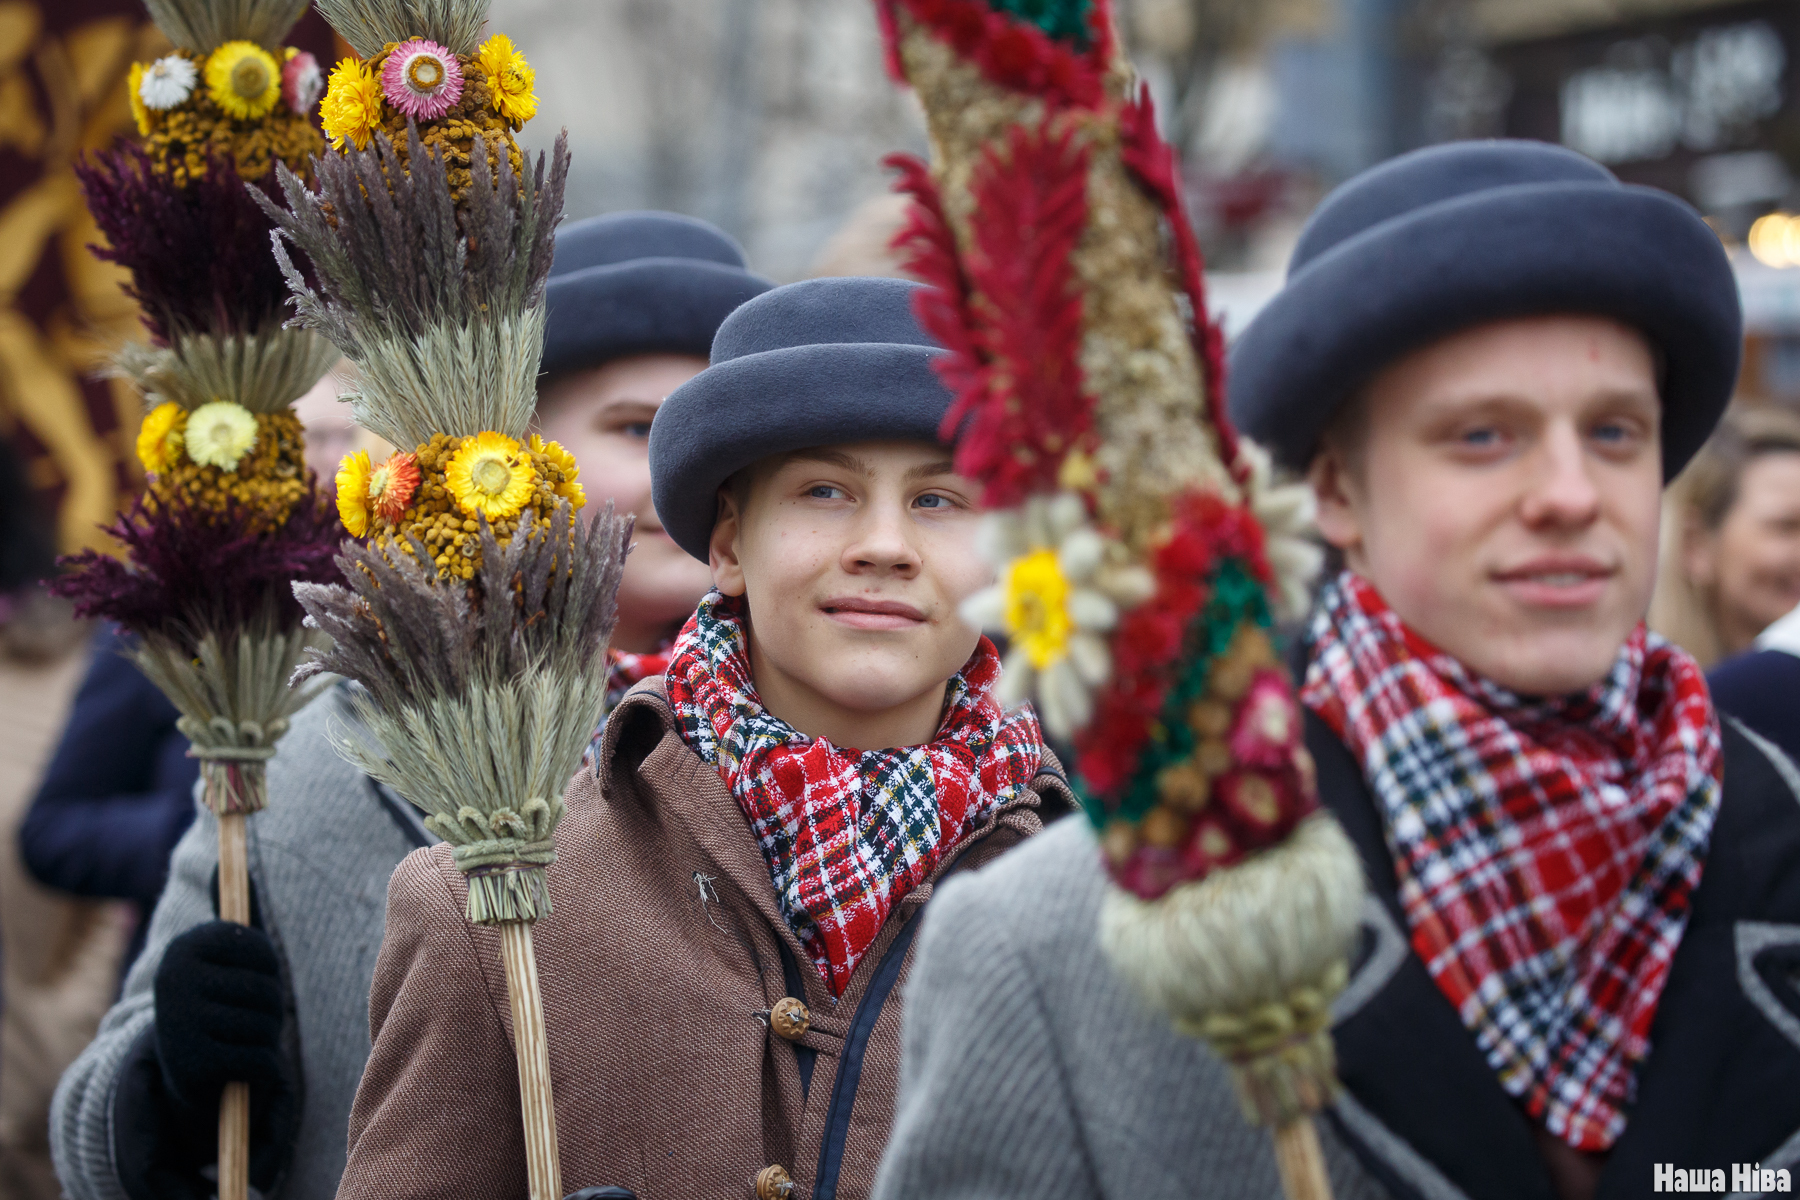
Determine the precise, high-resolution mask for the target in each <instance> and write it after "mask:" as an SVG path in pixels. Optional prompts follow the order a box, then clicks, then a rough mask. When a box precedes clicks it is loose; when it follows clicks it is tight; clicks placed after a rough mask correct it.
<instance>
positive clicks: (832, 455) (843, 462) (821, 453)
mask: <svg viewBox="0 0 1800 1200" xmlns="http://www.w3.org/2000/svg"><path fill="white" fill-rule="evenodd" d="M787 461H788V462H790V463H794V462H818V463H826V464H827V465H829V466H833V467H839V468H842V469H843V470H846V471H852V472H854V473H856V474H858V475H864V476H867V475H872V474H874V473H875V472H874V468H873V467H871V466H870V465H869V464H868V462H867V461H865V460H863V459H860V458H858V457H856V456H855V455H854V454H847V453H845V452H844V451H842V450H826V449H812V450H796V451H794V452H793V453H792V454H790V455H788V457H787ZM954 474H956V464H955V463H953V462H951V461H950V460H949V459H943V460H941V461H938V462H927V463H920V464H918V465H917V466H915V467H908V468H907V471H906V474H905V475H904V476H903V477H902V478H904V479H905V480H906V482H908V483H914V482H917V481H918V480H921V479H930V478H932V477H934V476H937V475H954Z"/></svg>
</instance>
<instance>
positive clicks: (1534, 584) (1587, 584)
mask: <svg viewBox="0 0 1800 1200" xmlns="http://www.w3.org/2000/svg"><path fill="white" fill-rule="evenodd" d="M1616 574H1618V568H1617V567H1614V566H1610V565H1608V564H1606V563H1604V562H1602V561H1600V560H1599V559H1597V558H1589V557H1587V556H1585V555H1545V556H1543V557H1541V558H1535V559H1532V560H1531V561H1529V562H1526V563H1521V564H1520V565H1519V566H1516V567H1511V568H1508V569H1507V570H1504V571H1499V572H1496V573H1495V575H1494V579H1495V581H1496V582H1498V583H1499V584H1500V585H1501V586H1502V587H1504V588H1505V589H1506V590H1507V591H1508V592H1510V593H1511V594H1512V595H1513V596H1514V598H1516V599H1517V600H1519V601H1520V602H1521V603H1524V604H1527V605H1530V606H1532V607H1537V608H1584V607H1586V606H1588V605H1590V604H1593V603H1595V602H1596V601H1598V600H1599V599H1600V597H1601V596H1602V595H1604V594H1605V592H1606V586H1607V584H1608V583H1609V582H1611V580H1612V578H1613V576H1614V575H1616Z"/></svg>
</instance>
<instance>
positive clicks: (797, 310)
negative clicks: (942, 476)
mask: <svg viewBox="0 0 1800 1200" xmlns="http://www.w3.org/2000/svg"><path fill="white" fill-rule="evenodd" d="M922 290H923V288H922V286H921V285H920V284H917V283H912V282H909V281H907V280H904V279H873V278H863V277H857V276H849V277H843V278H832V279H807V280H803V281H801V282H800V283H790V284H788V285H787V286H786V287H778V288H776V289H775V290H774V291H771V292H764V293H763V294H762V295H760V296H758V297H757V298H756V299H754V300H751V301H749V302H748V303H746V304H745V305H744V306H743V307H741V308H739V309H738V310H737V311H735V312H733V313H732V314H731V315H730V316H729V317H727V318H725V323H724V324H723V325H720V326H719V333H718V336H717V337H715V338H714V339H713V346H712V365H711V366H709V367H707V369H706V370H704V371H702V372H700V374H698V375H696V376H694V378H692V379H690V380H688V381H687V382H686V383H684V384H682V385H681V386H680V387H678V388H676V389H675V390H674V391H673V392H671V393H670V394H669V398H668V399H667V400H666V401H664V402H663V406H662V408H660V409H659V410H657V413H656V421H655V422H654V423H653V424H652V425H651V426H650V483H651V498H652V499H653V500H654V501H655V503H656V515H657V517H658V518H659V519H660V520H661V521H662V524H663V528H664V529H666V530H668V532H669V536H670V537H672V538H674V539H675V544H676V545H678V546H680V547H681V548H682V549H683V550H686V551H687V552H688V553H689V554H691V555H693V556H694V557H695V558H697V559H699V560H700V561H701V562H705V561H706V545H707V539H708V538H709V537H710V536H711V534H712V527H713V518H714V517H715V515H716V514H717V510H718V492H719V485H720V484H722V483H724V482H725V481H726V480H727V479H729V478H731V476H732V475H733V474H734V473H736V472H737V471H739V470H740V469H742V468H744V467H747V466H749V465H750V464H751V463H754V462H757V461H759V460H761V459H764V458H768V457H769V456H770V455H774V454H782V453H785V452H787V451H790V450H804V449H807V448H808V447H811V446H829V445H833V444H835V443H841V442H868V441H880V440H883V439H890V438H891V439H895V440H905V441H924V442H935V441H939V440H940V439H939V437H938V428H939V426H940V425H942V424H943V420H944V414H945V413H946V412H948V411H949V409H950V400H951V397H950V393H949V392H948V391H946V390H945V388H944V385H943V384H942V383H941V382H939V380H938V377H937V372H936V371H935V370H934V369H933V367H932V364H933V363H934V362H935V361H936V360H937V359H939V358H941V357H942V356H943V354H944V350H943V348H942V347H940V346H938V345H937V344H936V343H935V342H933V341H932V340H931V339H930V338H929V337H928V336H926V334H925V332H924V330H922V329H921V328H920V327H919V322H918V320H917V318H915V317H914V316H913V301H914V298H915V296H917V294H918V293H919V292H921V291H922Z"/></svg>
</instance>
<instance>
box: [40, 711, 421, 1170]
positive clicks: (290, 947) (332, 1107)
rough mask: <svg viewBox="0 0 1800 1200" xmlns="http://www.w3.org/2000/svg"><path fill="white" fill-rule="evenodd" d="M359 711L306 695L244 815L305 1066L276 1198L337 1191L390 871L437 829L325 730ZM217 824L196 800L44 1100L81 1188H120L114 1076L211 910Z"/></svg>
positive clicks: (147, 1040)
mask: <svg viewBox="0 0 1800 1200" xmlns="http://www.w3.org/2000/svg"><path fill="white" fill-rule="evenodd" d="M350 719H351V717H350V705H349V687H348V685H346V684H339V685H338V686H336V687H335V688H333V689H331V690H330V691H328V692H327V693H326V694H325V695H323V696H321V697H319V698H318V699H317V700H315V701H314V702H313V703H312V704H310V705H309V706H307V707H306V708H305V709H303V710H302V711H301V712H300V713H299V714H298V715H297V716H296V717H295V718H294V724H293V727H292V728H291V729H290V730H289V732H288V734H287V736H286V737H285V738H283V739H282V741H281V744H280V751H279V753H277V754H276V756H275V757H274V758H273V759H272V760H270V764H269V807H268V808H267V809H265V810H264V811H262V812H260V813H257V814H256V815H255V816H252V817H251V818H249V820H248V821H247V822H246V830H247V840H248V843H249V864H250V879H251V885H252V887H253V888H254V889H255V892H256V898H257V903H258V906H259V908H260V910H261V918H262V923H263V928H264V929H265V930H266V932H267V933H268V934H269V936H270V938H271V939H272V940H273V941H274V943H275V947H276V950H277V952H278V953H279V955H280V958H281V962H282V974H283V976H284V983H285V985H286V986H285V989H284V990H285V992H286V1002H287V1005H288V1017H289V1019H288V1022H287V1034H288V1040H289V1046H290V1050H291V1057H292V1062H293V1065H294V1067H295V1068H296V1070H297V1072H298V1075H297V1077H298V1078H299V1080H300V1091H301V1115H300V1124H299V1130H298V1133H297V1136H296V1139H295V1144H294V1150H293V1155H292V1159H291V1161H290V1164H289V1167H288V1169H287V1171H286V1173H285V1175H284V1177H283V1178H282V1179H281V1180H280V1181H279V1182H278V1183H277V1185H276V1188H275V1190H274V1192H273V1193H272V1195H271V1197H270V1198H269V1200H329V1198H330V1197H332V1196H334V1195H336V1194H337V1188H338V1179H339V1176H341V1175H342V1174H343V1170H344V1158H345V1151H346V1144H347V1142H346V1134H347V1131H348V1129H349V1125H350V1105H351V1102H352V1101H353V1100H354V1099H355V1096H356V1084H357V1081H358V1080H359V1079H360V1078H361V1077H362V1072H363V1064H364V1063H365V1062H366V1061H367V1060H368V1057H369V980H370V978H371V976H372V975H373V974H374V971H375V955H376V952H377V951H378V950H380V948H381V934H382V926H383V924H384V922H385V920H386V915H387V883H388V876H390V875H392V874H393V871H394V867H395V866H396V865H397V864H398V863H399V862H400V860H401V859H402V858H404V857H406V855H407V854H408V853H410V852H411V851H412V850H414V849H416V848H418V847H420V846H424V845H428V844H430V843H432V842H435V841H436V840H437V839H436V838H435V837H433V836H432V835H431V834H429V833H427V832H426V831H425V828H424V826H423V825H422V824H421V823H420V820H419V817H418V814H417V813H416V812H415V811H414V810H413V809H412V807H411V806H410V805H408V804H406V803H405V802H404V801H402V800H401V799H400V798H399V797H398V796H395V795H394V794H393V793H392V792H389V791H386V790H385V789H382V788H380V787H379V786H378V785H376V784H375V783H374V782H373V781H372V780H370V779H369V777H368V776H366V775H364V774H363V773H362V772H361V771H358V770H356V769H355V768H354V767H352V766H350V765H349V764H348V763H346V762H344V761H343V760H342V759H340V758H339V757H338V756H337V753H336V752H335V751H334V750H332V748H331V746H330V743H329V741H328V738H327V733H328V730H329V727H330V726H331V724H332V723H333V722H347V721H349V720H350ZM218 861H219V855H218V824H217V822H215V821H214V820H213V817H212V815H211V813H209V812H208V811H206V809H205V808H204V807H202V808H201V811H200V815H199V818H198V819H197V820H195V822H194V824H193V826H192V827H190V828H189V830H188V832H187V835H186V836H185V837H183V838H182V840H181V842H180V843H179V844H178V845H177V846H176V848H175V854H174V857H173V858H172V859H171V861H170V865H169V882H168V885H167V887H166V889H165V890H164V892H163V895H162V898H161V900H159V901H158V902H157V905H156V911H155V914H154V915H153V916H152V917H151V921H150V933H149V940H148V942H147V944H146V945H145V948H144V953H143V956H142V957H141V958H139V959H138V960H137V963H136V965H135V966H133V967H132V969H131V973H130V975H129V976H128V977H127V978H126V980H125V988H124V993H123V995H122V996H121V997H120V999H119V1002H118V1003H117V1004H115V1005H114V1006H113V1008H112V1011H111V1012H109V1013H107V1014H106V1017H105V1019H104V1020H103V1021H102V1022H101V1023H100V1033H99V1036H98V1037H96V1038H95V1039H94V1041H93V1044H91V1045H90V1046H88V1048H87V1049H86V1050H85V1051H84V1052H83V1053H82V1055H81V1057H80V1058H78V1059H76V1060H75V1062H74V1064H73V1065H72V1066H70V1068H69V1069H68V1071H67V1072H66V1073H65V1074H64V1075H63V1078H62V1082H61V1083H60V1084H59V1085H58V1086H57V1089H56V1098H55V1101H54V1103H53V1106H52V1108H51V1114H50V1145H51V1151H52V1153H53V1155H54V1156H55V1160H56V1171H57V1176H58V1178H60V1179H61V1181H62V1185H63V1188H64V1189H65V1193H66V1194H67V1195H68V1196H69V1197H71V1198H72V1200H127V1197H128V1196H129V1194H130V1192H129V1191H128V1187H129V1182H128V1181H126V1180H123V1179H121V1178H120V1172H119V1167H118V1162H119V1158H118V1155H117V1153H116V1151H115V1146H116V1141H115V1139H117V1138H120V1137H129V1136H131V1131H130V1130H126V1129H120V1128H115V1122H114V1121H113V1101H114V1097H115V1094H116V1090H117V1085H118V1082H119V1079H120V1077H121V1075H122V1073H123V1072H125V1071H126V1070H127V1069H129V1067H130V1065H131V1064H132V1063H133V1062H134V1061H136V1060H137V1059H138V1058H140V1057H141V1056H142V1055H145V1054H154V1052H155V1051H154V1048H153V1045H152V1042H151V1038H152V1032H153V1019H154V1013H153V1010H152V995H151V985H152V982H153V981H154V979H155V977H156V968H157V966H158V964H159V963H161V961H162V956H163V951H164V949H165V948H166V947H167V946H168V944H169V942H170V941H172V940H173V939H174V938H175V937H177V936H178V935H180V934H181V933H183V932H185V931H186V930H188V929H191V928H193V927H194V926H195V925H198V924H200V923H202V922H204V921H209V920H211V919H213V903H212V898H211V889H212V879H213V872H214V870H215V869H216V868H217V866H218Z"/></svg>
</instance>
